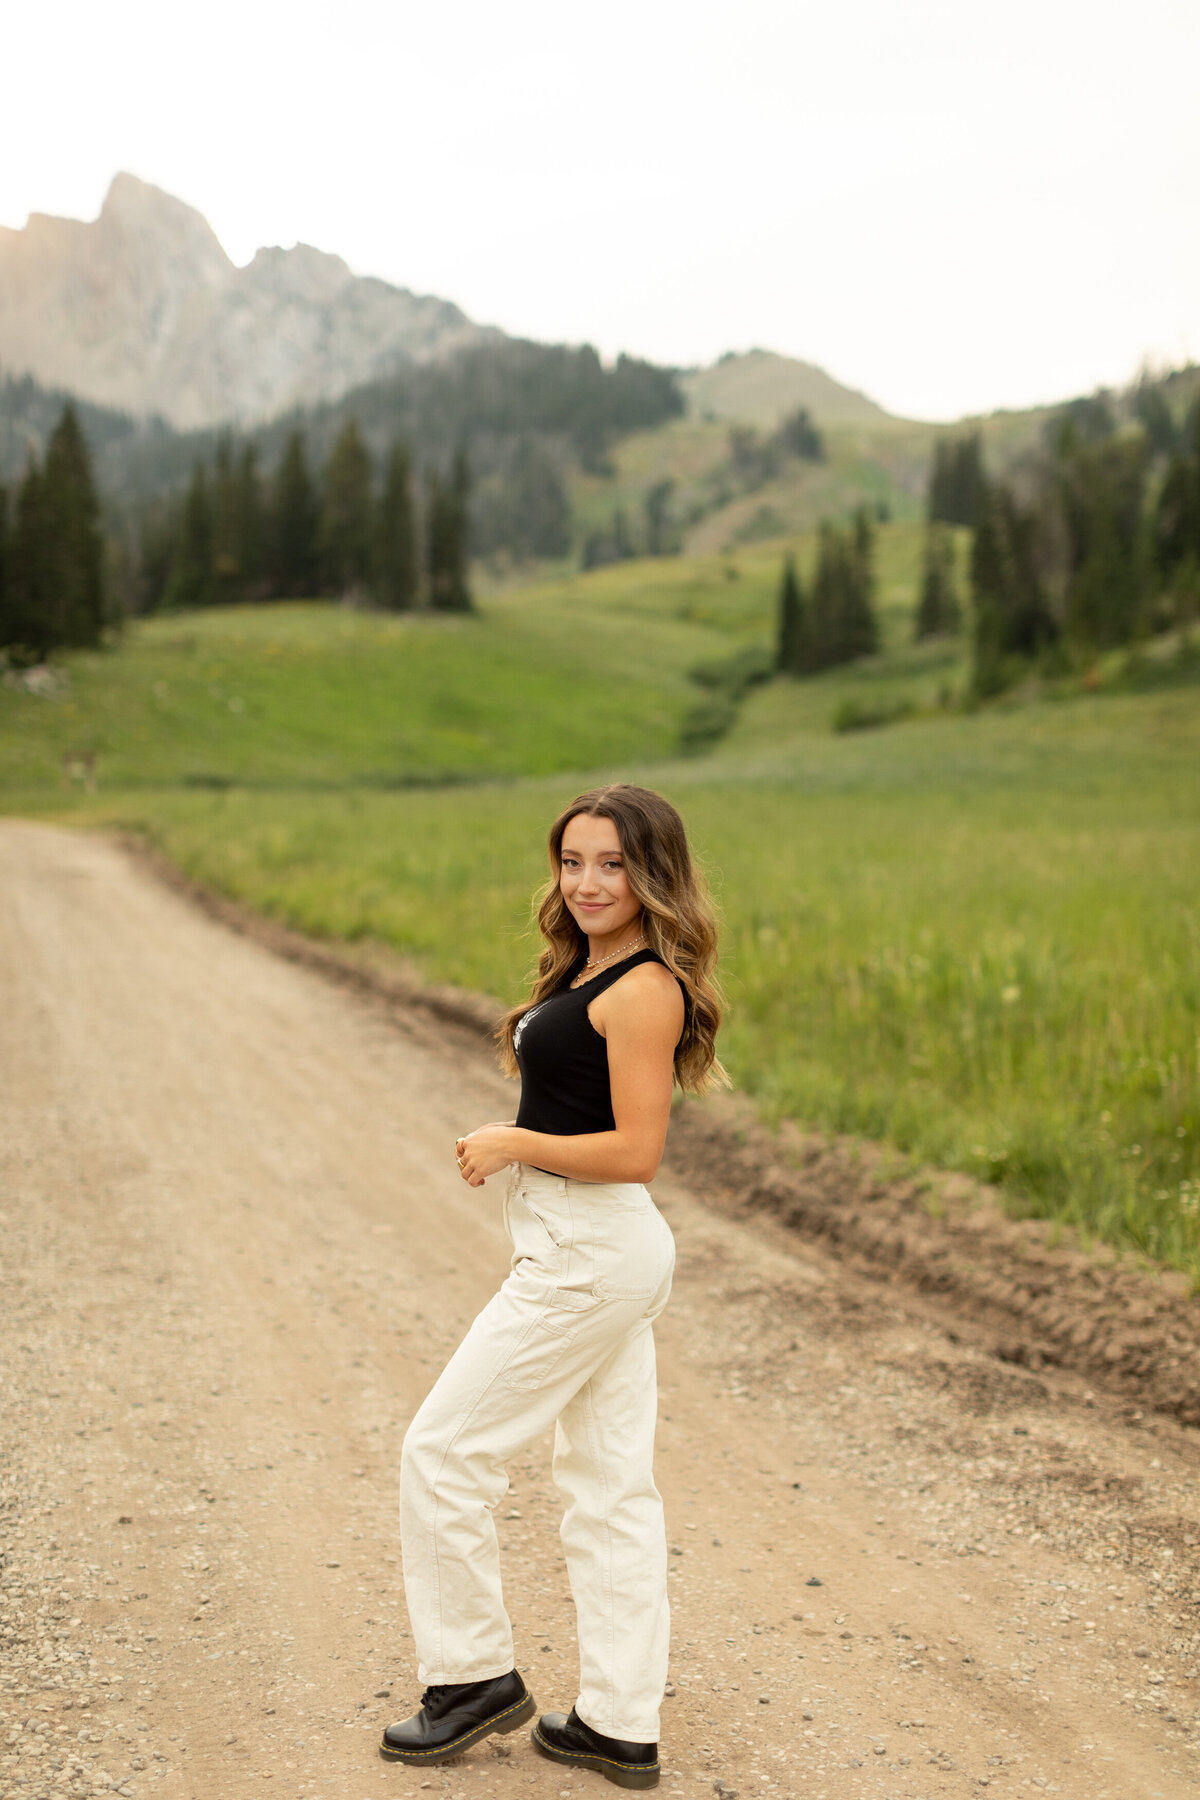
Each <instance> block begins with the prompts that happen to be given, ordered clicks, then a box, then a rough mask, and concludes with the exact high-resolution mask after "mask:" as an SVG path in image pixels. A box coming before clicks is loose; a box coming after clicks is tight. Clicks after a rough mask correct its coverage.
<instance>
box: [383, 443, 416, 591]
mask: <svg viewBox="0 0 1200 1800" xmlns="http://www.w3.org/2000/svg"><path fill="white" fill-rule="evenodd" d="M417 583H418V566H417V520H416V513H415V511H414V509H413V494H412V459H411V457H410V455H409V452H408V449H407V447H406V446H405V445H403V444H393V445H392V449H391V454H390V455H389V457H388V462H387V469H386V471H385V473H384V479H383V494H382V497H381V499H380V502H379V510H378V513H377V515H376V526H375V593H376V596H377V598H378V600H379V603H380V605H381V606H386V607H387V608H388V609H389V611H391V612H407V611H408V610H409V609H410V608H412V607H414V606H415V605H416V604H417Z"/></svg>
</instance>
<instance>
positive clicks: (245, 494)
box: [234, 444, 267, 600]
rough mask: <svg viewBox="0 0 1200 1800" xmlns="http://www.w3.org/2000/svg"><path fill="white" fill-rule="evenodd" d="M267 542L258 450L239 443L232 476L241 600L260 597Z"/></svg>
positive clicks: (253, 446)
mask: <svg viewBox="0 0 1200 1800" xmlns="http://www.w3.org/2000/svg"><path fill="white" fill-rule="evenodd" d="M266 542H267V519H266V508H265V506H264V503H263V486H262V477H261V475H260V474H259V472H258V449H257V446H256V445H254V444H243V446H242V453H241V455H240V456H239V457H238V461H237V472H236V474H235V477H234V544H235V554H236V556H237V561H238V575H239V580H240V587H241V597H242V599H243V600H253V599H261V597H262V591H263V577H264V575H265V572H266V570H265V563H266Z"/></svg>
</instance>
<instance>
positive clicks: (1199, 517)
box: [1154, 404, 1200, 580]
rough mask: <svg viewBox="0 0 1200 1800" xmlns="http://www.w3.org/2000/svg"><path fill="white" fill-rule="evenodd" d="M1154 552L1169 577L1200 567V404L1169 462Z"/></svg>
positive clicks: (1194, 410)
mask: <svg viewBox="0 0 1200 1800" xmlns="http://www.w3.org/2000/svg"><path fill="white" fill-rule="evenodd" d="M1154 555H1155V561H1156V563H1157V565H1158V567H1159V569H1160V570H1161V572H1162V573H1163V575H1165V576H1166V577H1167V579H1168V580H1171V579H1173V577H1174V576H1175V574H1176V571H1178V570H1180V569H1182V568H1184V567H1185V566H1188V567H1190V568H1191V569H1192V571H1193V572H1196V571H1200V404H1197V405H1196V406H1195V407H1194V408H1193V409H1192V413H1191V416H1190V418H1189V419H1188V422H1187V425H1186V427H1185V429H1184V432H1183V433H1182V437H1181V442H1180V444H1179V447H1178V448H1177V449H1176V451H1175V453H1174V455H1173V456H1172V457H1171V461H1170V463H1169V464H1168V466H1167V474H1166V479H1165V480H1164V482H1163V485H1162V492H1161V493H1160V494H1159V497H1158V506H1157V509H1156V511H1155V518H1154Z"/></svg>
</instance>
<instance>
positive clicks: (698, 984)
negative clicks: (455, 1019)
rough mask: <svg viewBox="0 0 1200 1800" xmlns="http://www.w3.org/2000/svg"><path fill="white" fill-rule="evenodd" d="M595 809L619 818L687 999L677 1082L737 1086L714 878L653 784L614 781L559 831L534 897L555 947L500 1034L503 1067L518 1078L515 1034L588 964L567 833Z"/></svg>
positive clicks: (632, 870) (657, 943)
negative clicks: (724, 1016) (567, 889)
mask: <svg viewBox="0 0 1200 1800" xmlns="http://www.w3.org/2000/svg"><path fill="white" fill-rule="evenodd" d="M581 813H585V814H586V815H587V816H588V817H589V818H592V819H611V820H612V823H613V824H614V825H615V826H616V828H617V836H618V838H619V839H620V842H621V855H622V858H623V860H624V864H625V873H626V876H627V878H628V881H629V886H630V888H631V889H632V891H633V893H634V894H635V896H636V897H637V899H638V900H640V901H641V905H642V933H643V935H644V937H645V939H646V943H647V945H648V946H649V947H650V949H652V950H655V951H657V953H658V955H659V956H661V958H662V960H663V962H664V963H665V964H666V966H667V968H668V969H670V971H671V973H672V975H675V976H676V977H678V979H679V981H680V982H681V983H682V985H683V991H684V995H685V999H686V1005H685V1008H684V1012H685V1019H684V1026H683V1035H682V1036H681V1038H680V1040H679V1042H678V1044H677V1045H676V1046H675V1079H676V1081H677V1082H678V1083H679V1085H680V1087H681V1088H682V1089H683V1090H684V1092H685V1093H692V1094H702V1093H704V1092H706V1091H707V1090H708V1089H709V1088H713V1087H728V1085H729V1077H728V1076H727V1075H726V1073H725V1071H724V1069H723V1068H722V1067H721V1064H720V1062H719V1061H718V1059H717V1050H716V1039H717V1029H718V1027H719V1025H720V1023H721V1010H722V1006H723V1004H724V1002H723V997H722V994H721V989H720V986H719V984H718V981H717V978H716V965H717V922H716V917H715V914H714V911H713V904H712V900H711V898H710V897H709V893H708V888H707V885H706V884H705V881H704V877H703V875H702V874H701V873H700V871H699V870H698V869H697V867H696V865H695V863H694V862H693V860H692V854H691V851H690V850H689V848H688V841H687V833H686V831H685V830H684V828H683V820H682V819H681V818H680V816H679V814H678V813H677V812H676V810H675V808H674V807H673V806H672V805H671V803H670V801H669V800H664V798H663V796H662V795H661V794H656V793H655V792H654V791H653V789H652V788H643V787H633V786H631V785H630V784H629V783H628V782H623V781H621V782H614V783H613V784H612V785H611V786H610V787H601V788H592V789H591V791H590V792H589V793H586V794H580V795H579V797H578V799H577V800H573V801H572V802H571V804H570V806H568V807H567V808H566V809H565V810H564V811H563V812H561V813H560V814H559V816H558V818H557V819H555V821H554V823H553V825H552V826H551V827H550V836H549V839H548V843H547V848H548V849H549V852H550V879H549V881H548V882H547V883H546V886H545V887H544V888H543V889H541V890H540V891H539V893H538V894H537V895H536V896H535V898H534V906H535V909H536V919H537V926H538V930H539V931H540V932H541V934H542V936H543V938H544V939H545V940H546V948H545V949H544V950H543V951H542V953H541V956H540V957H539V958H538V965H537V975H536V977H535V979H534V983H533V992H532V993H531V994H530V996H529V999H528V1000H526V1001H525V1002H524V1003H523V1004H522V1005H520V1006H514V1007H513V1008H512V1010H511V1012H509V1013H508V1014H506V1016H505V1017H504V1018H503V1019H502V1020H501V1021H500V1024H499V1025H498V1026H497V1028H496V1038H497V1041H498V1042H499V1045H500V1061H501V1064H502V1066H503V1068H504V1070H505V1072H506V1074H509V1075H516V1074H517V1072H518V1071H517V1059H516V1053H515V1051H514V1049H513V1034H514V1032H515V1031H516V1028H517V1025H518V1023H519V1021H520V1020H521V1019H523V1018H524V1016H525V1014H526V1013H527V1012H528V1011H529V1009H530V1007H533V1006H537V1005H538V1003H539V1002H540V1001H542V1000H544V999H546V997H547V995H549V994H553V993H554V992H555V991H556V990H557V989H558V988H560V987H562V986H563V984H564V983H565V982H566V981H567V979H568V977H569V976H570V974H571V971H572V970H573V969H574V968H575V966H576V964H577V963H578V962H579V958H580V955H581V953H582V952H583V950H584V949H585V947H586V943H587V939H586V937H585V935H584V933H583V932H582V931H580V929H579V926H578V925H577V924H576V923H575V920H574V919H573V918H572V917H571V914H570V912H569V911H568V910H567V903H566V901H565V900H564V899H563V897H562V892H561V889H560V888H559V876H560V873H561V870H562V841H563V833H564V832H565V831H566V829H567V826H568V825H569V823H570V822H571V820H572V819H577V818H578V817H579V815H580V814H581Z"/></svg>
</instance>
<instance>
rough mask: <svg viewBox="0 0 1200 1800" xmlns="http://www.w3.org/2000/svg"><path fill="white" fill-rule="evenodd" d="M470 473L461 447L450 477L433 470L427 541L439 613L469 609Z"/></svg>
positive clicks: (431, 596) (432, 598) (431, 585)
mask: <svg viewBox="0 0 1200 1800" xmlns="http://www.w3.org/2000/svg"><path fill="white" fill-rule="evenodd" d="M470 490H471V472H470V466H469V464H468V462H467V456H466V452H465V451H464V450H459V451H458V452H457V453H456V454H455V457H454V461H453V463H452V465H451V470H450V475H449V478H448V479H447V478H446V477H445V476H442V475H440V474H439V473H438V471H437V470H436V469H433V470H431V471H430V476H429V490H428V513H427V519H428V523H427V526H426V533H425V542H426V552H427V560H428V568H429V604H430V606H431V607H433V608H434V610H435V611H436V612H470V611H471V609H472V605H473V602H472V599H471V590H470V588H469V586H468V584H467V555H468V541H467V529H468V508H469V504H470Z"/></svg>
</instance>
